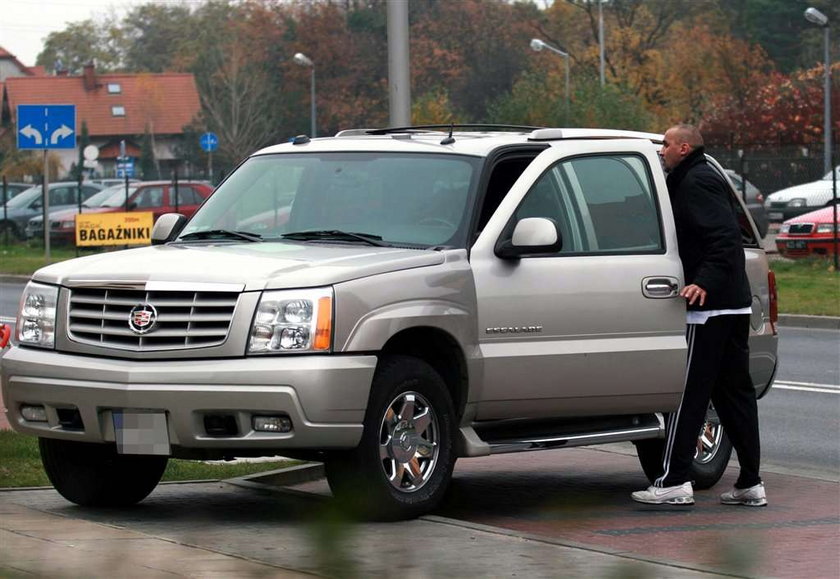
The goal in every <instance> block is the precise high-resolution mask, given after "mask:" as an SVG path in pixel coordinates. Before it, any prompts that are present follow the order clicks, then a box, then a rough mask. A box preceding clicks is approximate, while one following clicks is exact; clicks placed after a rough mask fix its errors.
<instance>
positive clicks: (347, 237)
mask: <svg viewBox="0 0 840 579" xmlns="http://www.w3.org/2000/svg"><path fill="white" fill-rule="evenodd" d="M280 237H282V238H283V239H294V240H296V241H310V240H313V239H316V240H337V241H361V242H363V243H367V244H368V245H375V246H376V247H390V246H389V245H388V244H387V243H385V242H383V241H382V236H381V235H371V234H370V233H353V232H350V231H341V230H339V229H322V230H319V231H295V232H293V233H284V234H283V235H281V236H280Z"/></svg>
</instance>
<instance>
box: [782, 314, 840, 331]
mask: <svg viewBox="0 0 840 579" xmlns="http://www.w3.org/2000/svg"><path fill="white" fill-rule="evenodd" d="M779 325H780V326H784V327H786V328H787V327H793V328H815V329H823V330H840V317H833V316H804V315H794V314H779Z"/></svg>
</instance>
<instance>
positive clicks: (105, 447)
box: [38, 438, 169, 507]
mask: <svg viewBox="0 0 840 579" xmlns="http://www.w3.org/2000/svg"><path fill="white" fill-rule="evenodd" d="M38 446H39V447H40V449H41V462H42V463H43V465H44V470H45V471H46V472H47V476H48V477H49V479H50V482H52V484H53V486H54V487H55V490H57V491H58V492H59V494H61V496H63V497H64V498H65V499H67V500H68V501H70V502H71V503H76V504H77V505H81V506H84V507H125V506H129V505H133V504H135V503H139V502H140V501H142V500H143V499H145V498H146V497H147V496H148V495H149V493H151V492H152V491H153V490H154V488H155V487H156V486H157V484H158V483H159V482H160V479H161V477H162V476H163V471H164V470H165V469H166V463H167V461H168V460H169V457H166V456H145V455H130V454H117V449H116V446H115V445H113V444H93V443H88V442H75V441H69V440H55V439H52V438H40V439H38Z"/></svg>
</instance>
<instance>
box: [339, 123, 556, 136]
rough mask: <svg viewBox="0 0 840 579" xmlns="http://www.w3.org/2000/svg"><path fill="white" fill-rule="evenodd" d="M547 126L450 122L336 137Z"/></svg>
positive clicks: (358, 131)
mask: <svg viewBox="0 0 840 579" xmlns="http://www.w3.org/2000/svg"><path fill="white" fill-rule="evenodd" d="M542 128H545V127H533V126H530V125H497V124H492V123H486V124H485V123H466V124H463V123H450V124H447V125H411V126H406V127H385V128H381V129H346V130H343V131H339V132H338V133H336V135H335V136H336V137H350V136H359V135H388V134H391V133H425V132H429V131H441V132H445V131H450V130H452V129H473V130H479V129H481V130H494V131H519V132H531V131H536V130H538V129H542Z"/></svg>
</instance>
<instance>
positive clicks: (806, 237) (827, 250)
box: [776, 207, 840, 257]
mask: <svg viewBox="0 0 840 579" xmlns="http://www.w3.org/2000/svg"><path fill="white" fill-rule="evenodd" d="M837 213H838V214H840V208H838V209H837ZM838 223H840V220H838V221H835V220H834V208H833V207H823V208H822V209H817V210H816V211H811V212H810V213H805V214H804V215H800V216H799V217H794V218H792V219H788V220H787V221H785V222H784V223H782V228H781V229H780V230H779V234H778V235H777V236H776V247H777V248H778V250H779V253H780V254H781V255H783V256H785V257H807V256H811V255H834V232H835V231H837V230H838Z"/></svg>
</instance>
